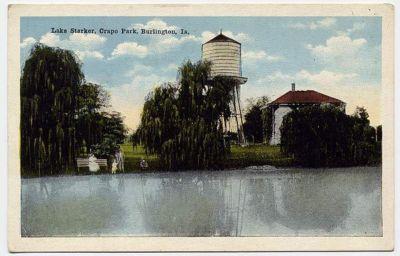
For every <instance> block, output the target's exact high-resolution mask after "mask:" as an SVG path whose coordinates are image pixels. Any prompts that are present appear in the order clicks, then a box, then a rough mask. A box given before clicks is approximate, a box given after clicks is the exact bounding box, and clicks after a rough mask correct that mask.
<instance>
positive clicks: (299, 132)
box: [281, 106, 380, 167]
mask: <svg viewBox="0 0 400 256" xmlns="http://www.w3.org/2000/svg"><path fill="white" fill-rule="evenodd" d="M281 150H282V151H283V152H284V153H285V154H287V155H290V156H293V158H294V160H295V161H296V162H297V163H298V164H300V165H303V166H312V167H319V166H346V165H365V164H371V163H375V162H377V161H380V159H379V158H380V150H379V148H378V145H377V143H376V141H375V130H374V128H373V127H371V126H369V120H368V113H367V112H366V110H365V109H364V108H358V109H357V111H356V113H355V114H354V115H353V116H348V115H346V114H345V113H344V112H342V111H341V110H339V109H338V108H336V107H329V106H325V107H319V106H313V107H306V108H301V109H299V110H294V111H292V112H290V113H289V114H287V115H286V116H285V117H284V120H283V123H282V126H281Z"/></svg>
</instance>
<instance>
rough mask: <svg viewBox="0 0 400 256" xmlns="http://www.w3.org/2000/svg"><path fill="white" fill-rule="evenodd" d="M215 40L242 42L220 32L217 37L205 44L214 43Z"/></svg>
mask: <svg viewBox="0 0 400 256" xmlns="http://www.w3.org/2000/svg"><path fill="white" fill-rule="evenodd" d="M213 42H232V43H237V44H240V43H239V42H238V41H235V40H233V39H232V38H229V37H227V36H226V35H224V34H222V33H221V34H218V35H217V36H216V37H214V38H213V39H211V40H209V41H207V42H205V43H204V44H208V43H213Z"/></svg>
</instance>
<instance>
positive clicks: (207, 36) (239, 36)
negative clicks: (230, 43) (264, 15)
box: [199, 30, 252, 43]
mask: <svg viewBox="0 0 400 256" xmlns="http://www.w3.org/2000/svg"><path fill="white" fill-rule="evenodd" d="M222 34H224V35H226V36H227V37H229V38H232V39H234V40H236V41H238V42H240V43H244V42H250V41H252V38H251V37H250V36H249V35H248V34H245V33H242V32H239V33H236V34H235V33H233V32H232V31H229V30H228V31H222ZM217 35H218V34H217V33H214V32H211V31H204V32H202V33H201V37H200V38H199V40H200V41H201V42H202V43H205V42H207V41H208V40H211V39H212V38H213V37H215V36H217Z"/></svg>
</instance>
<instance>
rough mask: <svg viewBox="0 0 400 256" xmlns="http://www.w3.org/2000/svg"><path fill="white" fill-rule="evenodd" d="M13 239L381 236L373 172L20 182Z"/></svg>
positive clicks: (260, 171)
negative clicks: (17, 221) (18, 221)
mask: <svg viewBox="0 0 400 256" xmlns="http://www.w3.org/2000/svg"><path fill="white" fill-rule="evenodd" d="M21 199H22V227H21V232H22V235H23V236H77V235H82V236H99V235H102V236H118V235H123V236H127V235H128V236H381V235H382V227H381V225H382V223H381V167H356V168H338V169H284V170H283V169H278V170H276V169H274V168H272V167H262V168H260V167H259V168H254V169H245V170H236V171H201V172H197V171H190V172H169V173H146V174H119V175H95V176H94V175H93V176H65V177H46V178H35V179H23V180H22V198H21Z"/></svg>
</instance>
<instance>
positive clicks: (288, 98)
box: [270, 90, 344, 105]
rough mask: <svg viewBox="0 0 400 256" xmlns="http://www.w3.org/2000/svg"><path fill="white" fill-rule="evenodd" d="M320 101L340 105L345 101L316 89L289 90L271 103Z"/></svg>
mask: <svg viewBox="0 0 400 256" xmlns="http://www.w3.org/2000/svg"><path fill="white" fill-rule="evenodd" d="M320 103H331V104H335V105H340V104H342V103H344V102H343V101H341V100H338V99H336V98H333V97H330V96H328V95H325V94H322V93H319V92H316V91H314V90H307V91H288V92H287V93H285V94H284V95H282V96H281V97H279V98H277V99H276V100H274V101H273V102H271V103H270V105H279V104H320Z"/></svg>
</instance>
